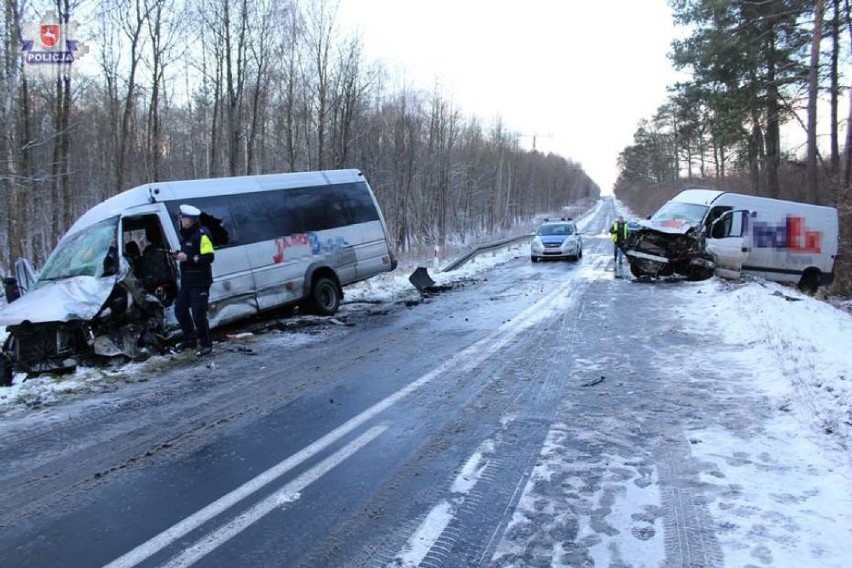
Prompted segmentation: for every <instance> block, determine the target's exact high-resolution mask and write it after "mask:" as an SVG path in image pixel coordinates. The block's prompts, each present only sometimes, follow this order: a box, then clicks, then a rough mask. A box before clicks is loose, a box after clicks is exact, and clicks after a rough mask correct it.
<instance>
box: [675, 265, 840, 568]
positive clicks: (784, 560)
mask: <svg viewBox="0 0 852 568" xmlns="http://www.w3.org/2000/svg"><path fill="white" fill-rule="evenodd" d="M680 294H681V296H682V299H683V302H682V303H681V304H680V305H679V308H678V310H679V312H680V315H681V318H682V320H681V321H682V323H683V325H684V326H685V329H687V330H690V331H693V332H697V333H702V332H704V333H706V334H708V335H710V334H712V335H714V336H721V337H722V338H723V339H722V341H724V345H720V349H719V350H720V351H724V352H725V357H727V358H729V359H730V361H731V364H732V365H734V367H735V368H733V369H731V372H734V373H739V374H742V376H745V377H748V380H749V383H750V384H751V386H753V388H754V391H755V392H757V393H759V394H760V395H761V397H762V398H763V399H765V400H767V401H768V404H769V406H768V407H767V408H766V409H768V410H769V412H768V415H769V418H768V421H766V419H763V421H762V422H763V423H761V424H760V427H761V428H762V429H761V431H760V432H759V435H756V433H755V432H752V431H750V430H749V429H748V428H746V430H745V431H744V432H739V433H735V432H732V431H730V430H728V429H725V428H722V427H713V428H707V429H704V430H697V431H692V432H688V433H687V435H688V436H689V439H690V441H691V443H692V444H691V448H692V453H693V456H694V457H696V458H697V459H699V460H700V461H702V462H704V463H706V464H709V466H710V467H709V468H705V472H706V471H709V472H712V475H711V474H708V473H704V474H702V476H701V481H702V482H703V483H705V484H706V486H707V487H708V492H710V493H715V494H716V495H718V497H717V498H716V499H713V500H711V501H710V502H709V503H708V507H709V509H710V513H711V515H712V516H713V518H714V519H715V520H716V522H717V525H718V527H719V530H717V537H718V539H719V541H720V544H721V546H722V548H723V551H724V554H725V559H726V565H730V566H752V565H764V564H770V563H771V564H774V565H776V566H816V565H819V566H824V567H828V566H834V567H838V568H839V567H841V566H848V564H849V560H850V559H852V493H850V488H852V460H850V457H849V447H850V443H852V439H850V437H852V350H850V349H849V346H850V345H852V316H850V314H848V313H847V312H845V311H844V310H842V309H838V308H835V307H833V306H831V305H829V304H827V303H824V302H821V301H819V300H817V299H814V298H811V297H809V296H806V295H803V294H801V293H799V292H797V291H796V290H794V289H792V288H787V287H784V286H781V285H779V284H775V283H771V282H763V281H754V280H752V281H747V282H746V283H738V284H737V283H731V282H725V281H721V280H716V279H713V280H710V281H707V282H703V283H700V284H698V285H695V286H690V287H688V289H684V290H681V291H680ZM720 330H724V333H719V331H720ZM751 400H754V398H752V399H751ZM766 409H755V413H756V414H757V413H759V412H760V411H761V410H766ZM762 414H764V415H766V414H767V413H766V412H763V413H762Z"/></svg>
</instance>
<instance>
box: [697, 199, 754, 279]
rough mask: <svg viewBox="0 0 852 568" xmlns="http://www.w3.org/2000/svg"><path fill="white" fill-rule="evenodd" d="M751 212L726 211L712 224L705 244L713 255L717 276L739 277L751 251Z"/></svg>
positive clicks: (740, 210) (741, 210) (742, 210)
mask: <svg viewBox="0 0 852 568" xmlns="http://www.w3.org/2000/svg"><path fill="white" fill-rule="evenodd" d="M750 235H751V233H750V231H749V212H748V211H746V210H744V209H738V210H736V211H726V212H724V213H723V214H721V215H720V216H719V218H718V219H716V220H715V221H713V222H712V224H711V225H710V228H709V231H708V233H707V237H706V238H705V246H706V248H707V252H709V253H710V254H711V255H713V261H714V262H715V264H716V268H715V273H716V276H720V277H722V278H739V277H740V276H741V274H742V268H743V264H745V261H746V259H747V258H748V255H749V253H750V252H751V236H750Z"/></svg>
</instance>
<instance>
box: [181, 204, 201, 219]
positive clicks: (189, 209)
mask: <svg viewBox="0 0 852 568" xmlns="http://www.w3.org/2000/svg"><path fill="white" fill-rule="evenodd" d="M180 216H181V217H192V218H197V217H200V216H201V209H199V208H198V207H193V206H192V205H181V206H180Z"/></svg>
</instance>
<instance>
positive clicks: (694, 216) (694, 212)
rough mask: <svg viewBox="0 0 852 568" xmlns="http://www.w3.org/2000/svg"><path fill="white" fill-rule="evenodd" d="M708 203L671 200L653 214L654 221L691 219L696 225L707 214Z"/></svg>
mask: <svg viewBox="0 0 852 568" xmlns="http://www.w3.org/2000/svg"><path fill="white" fill-rule="evenodd" d="M707 209H709V207H707V206H706V205H697V204H695V203H682V202H680V201H669V202H668V203H666V204H665V205H663V206H662V207H660V208H659V209H658V210H657V212H656V213H654V214H653V215H652V216H651V220H652V221H672V220H678V221H689V222H690V223H693V224H695V225H700V224H701V221H702V220H703V219H704V215H706V214H707Z"/></svg>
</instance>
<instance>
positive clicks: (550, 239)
mask: <svg viewBox="0 0 852 568" xmlns="http://www.w3.org/2000/svg"><path fill="white" fill-rule="evenodd" d="M539 238H540V239H541V242H542V244H545V245H561V244H562V241H564V240H565V239H566V238H567V237H566V236H565V235H541V236H540V237H539Z"/></svg>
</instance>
